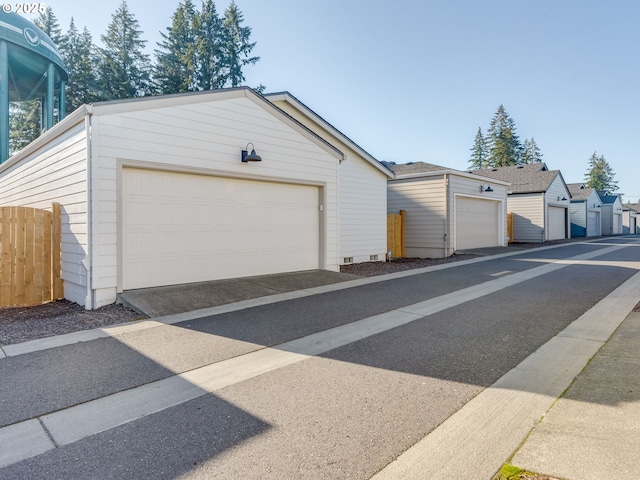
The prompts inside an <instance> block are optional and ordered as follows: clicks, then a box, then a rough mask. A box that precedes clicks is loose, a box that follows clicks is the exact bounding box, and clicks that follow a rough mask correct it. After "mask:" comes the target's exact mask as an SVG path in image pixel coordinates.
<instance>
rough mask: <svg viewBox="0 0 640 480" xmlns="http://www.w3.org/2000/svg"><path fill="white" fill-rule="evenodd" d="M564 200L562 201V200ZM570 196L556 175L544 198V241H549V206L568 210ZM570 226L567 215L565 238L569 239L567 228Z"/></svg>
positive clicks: (569, 232) (568, 229)
mask: <svg viewBox="0 0 640 480" xmlns="http://www.w3.org/2000/svg"><path fill="white" fill-rule="evenodd" d="M563 198H564V200H562V199H563ZM570 198H571V194H570V193H569V190H568V189H567V187H566V186H565V184H564V182H563V181H562V178H561V177H560V175H556V178H554V179H553V182H551V185H550V186H549V188H548V189H547V193H546V194H545V196H544V202H545V208H544V211H545V240H548V239H549V218H548V211H549V206H552V207H562V208H565V209H568V208H569V205H570V204H571V199H570ZM569 226H570V220H569V214H568V213H567V214H566V215H565V236H566V237H567V238H571V229H570V228H568V227H569Z"/></svg>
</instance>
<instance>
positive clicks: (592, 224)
mask: <svg viewBox="0 0 640 480" xmlns="http://www.w3.org/2000/svg"><path fill="white" fill-rule="evenodd" d="M599 227H600V212H592V211H588V212H587V237H597V236H599V235H600V228H599Z"/></svg>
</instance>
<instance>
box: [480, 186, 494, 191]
mask: <svg viewBox="0 0 640 480" xmlns="http://www.w3.org/2000/svg"><path fill="white" fill-rule="evenodd" d="M480 191H481V192H493V188H491V185H487V186H486V187H485V186H484V185H480Z"/></svg>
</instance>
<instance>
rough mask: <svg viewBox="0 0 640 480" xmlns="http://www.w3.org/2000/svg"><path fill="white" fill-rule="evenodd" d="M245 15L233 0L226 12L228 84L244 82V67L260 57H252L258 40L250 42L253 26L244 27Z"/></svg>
mask: <svg viewBox="0 0 640 480" xmlns="http://www.w3.org/2000/svg"><path fill="white" fill-rule="evenodd" d="M243 21H244V16H243V15H242V12H241V11H240V10H239V9H238V7H237V6H236V4H235V2H234V1H233V0H232V1H231V4H230V5H229V7H227V9H226V10H225V12H224V23H223V26H224V41H223V48H222V52H223V62H224V66H225V74H226V82H225V84H226V85H231V86H232V87H237V86H239V85H241V84H242V82H244V74H243V73H242V67H244V66H245V65H253V64H255V63H256V62H257V61H258V60H260V57H250V56H249V55H250V53H251V50H253V47H255V45H256V42H253V43H250V42H249V38H250V37H251V27H243V26H242V22H243Z"/></svg>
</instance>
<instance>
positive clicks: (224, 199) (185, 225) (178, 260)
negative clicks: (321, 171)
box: [122, 168, 320, 290]
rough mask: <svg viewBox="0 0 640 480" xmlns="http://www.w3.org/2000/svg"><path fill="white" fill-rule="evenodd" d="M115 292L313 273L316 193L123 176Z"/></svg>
mask: <svg viewBox="0 0 640 480" xmlns="http://www.w3.org/2000/svg"><path fill="white" fill-rule="evenodd" d="M122 177H123V179H122V180H123V182H122V185H123V186H122V240H123V246H122V262H123V263H122V283H123V285H122V288H123V289H124V290H127V289H134V288H146V287H155V286H161V285H174V284H180V283H190V282H200V281H208V280H218V279H223V278H234V277H245V276H251V275H263V274H271V273H281V272H291V271H299V270H312V269H317V268H319V258H320V254H319V252H320V228H319V218H320V217H319V198H320V197H319V193H320V192H319V187H314V186H308V185H297V184H288V183H274V182H263V181H254V180H245V179H237V178H224V177H212V176H205V175H192V174H184V173H173V172H164V171H156V170H144V169H134V168H125V169H123V175H122Z"/></svg>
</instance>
